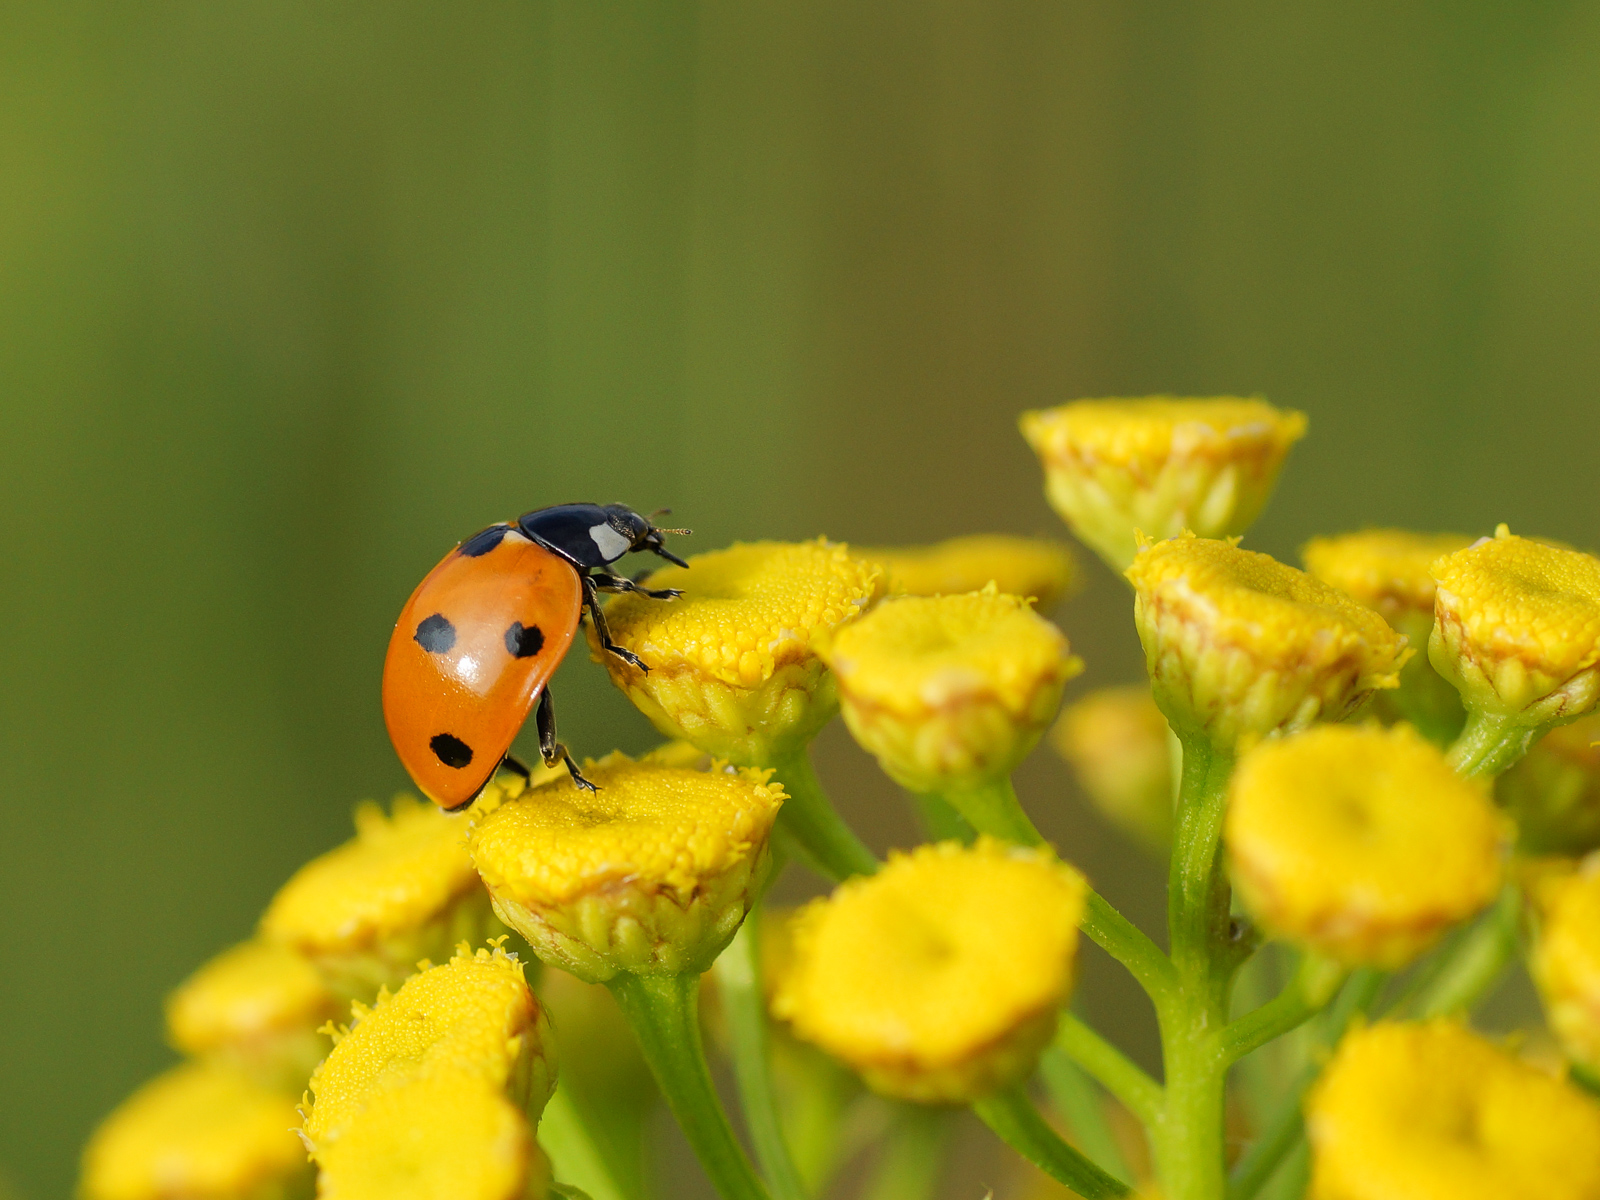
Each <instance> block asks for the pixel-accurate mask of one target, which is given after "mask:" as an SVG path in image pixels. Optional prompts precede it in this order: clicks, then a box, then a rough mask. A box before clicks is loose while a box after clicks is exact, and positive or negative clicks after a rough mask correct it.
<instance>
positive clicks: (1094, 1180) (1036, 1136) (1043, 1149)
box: [972, 1085, 1130, 1200]
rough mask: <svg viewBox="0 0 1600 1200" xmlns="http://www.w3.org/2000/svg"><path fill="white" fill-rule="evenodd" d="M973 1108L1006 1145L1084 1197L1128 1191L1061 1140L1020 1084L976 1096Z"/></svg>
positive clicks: (1094, 1199) (1092, 1198) (1091, 1198)
mask: <svg viewBox="0 0 1600 1200" xmlns="http://www.w3.org/2000/svg"><path fill="white" fill-rule="evenodd" d="M972 1111H973V1112H975V1113H977V1114H978V1116H979V1117H980V1118H981V1119H982V1120H983V1123H984V1124H985V1125H987V1126H988V1127H989V1128H990V1129H992V1130H994V1131H995V1133H996V1134H998V1135H999V1137H1000V1140H1001V1141H1003V1142H1004V1143H1005V1144H1006V1145H1008V1146H1010V1147H1011V1148H1012V1149H1013V1150H1015V1151H1016V1152H1017V1153H1018V1154H1020V1155H1022V1157H1023V1158H1025V1159H1027V1160H1028V1161H1029V1162H1031V1163H1032V1164H1033V1165H1034V1166H1036V1167H1038V1168H1039V1169H1040V1170H1041V1171H1043V1172H1044V1173H1045V1174H1046V1175H1048V1176H1050V1178H1052V1179H1054V1180H1056V1181H1057V1182H1058V1183H1064V1184H1066V1185H1067V1186H1068V1187H1069V1188H1071V1189H1072V1190H1073V1191H1074V1192H1076V1193H1078V1195H1080V1196H1083V1197H1085V1200H1099V1198H1100V1197H1101V1196H1126V1195H1128V1193H1129V1191H1130V1189H1129V1187H1128V1185H1127V1184H1125V1183H1123V1182H1121V1181H1120V1180H1118V1179H1116V1178H1114V1177H1112V1176H1110V1175H1108V1174H1106V1173H1105V1172H1104V1171H1102V1170H1101V1169H1100V1168H1099V1167H1097V1166H1095V1165H1094V1163H1092V1162H1090V1161H1089V1160H1088V1159H1087V1158H1085V1157H1084V1156H1083V1155H1082V1154H1080V1153H1078V1151H1076V1150H1074V1149H1073V1148H1072V1147H1071V1146H1069V1145H1067V1143H1066V1142H1064V1141H1062V1140H1061V1137H1060V1135H1059V1134H1057V1133H1056V1131H1055V1130H1054V1129H1051V1128H1050V1126H1049V1125H1048V1124H1047V1123H1046V1122H1045V1119H1044V1118H1043V1117H1041V1116H1040V1115H1039V1110H1038V1109H1036V1108H1034V1106H1033V1102H1032V1101H1031V1100H1029V1099H1028V1096H1027V1093H1026V1092H1024V1091H1023V1090H1022V1088H1021V1086H1020V1085H1019V1086H1014V1087H1010V1088H1007V1089H1006V1090H1005V1091H1002V1092H998V1093H996V1094H995V1095H993V1096H989V1097H987V1098H986V1099H983V1100H979V1101H978V1102H977V1103H976V1104H974V1105H973V1106H972Z"/></svg>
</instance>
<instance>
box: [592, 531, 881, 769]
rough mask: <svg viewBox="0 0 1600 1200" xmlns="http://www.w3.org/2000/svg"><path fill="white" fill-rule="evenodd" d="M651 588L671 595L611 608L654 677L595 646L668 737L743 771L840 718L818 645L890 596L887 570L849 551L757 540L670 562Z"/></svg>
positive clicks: (613, 624)
mask: <svg viewBox="0 0 1600 1200" xmlns="http://www.w3.org/2000/svg"><path fill="white" fill-rule="evenodd" d="M650 586H651V587H658V588H678V589H680V590H681V591H682V592H683V593H684V594H683V595H682V596H680V597H679V598H678V599H676V600H651V599H650V598H649V597H646V596H640V595H623V596H618V597H616V598H615V599H613V600H612V601H611V602H610V603H609V604H607V605H606V609H605V615H606V621H607V623H608V624H609V625H610V628H611V636H612V640H614V641H615V642H616V643H617V644H618V645H620V646H622V647H624V648H626V649H628V650H632V651H633V652H634V653H635V654H637V655H638V656H639V657H640V658H641V659H643V660H644V662H645V664H646V665H647V666H648V667H649V668H650V671H649V673H648V674H645V673H642V672H640V671H638V670H637V669H635V668H633V667H630V666H628V665H627V664H626V663H624V662H623V661H622V660H620V659H619V658H617V657H616V655H614V654H602V653H601V652H600V650H599V647H598V644H597V642H596V641H595V639H594V636H593V633H592V631H591V636H590V648H591V650H592V651H593V653H594V655H595V658H596V659H597V660H598V661H602V662H604V663H605V666H606V669H607V670H608V671H610V672H611V677H612V679H613V681H614V682H615V683H616V684H617V686H618V687H620V688H622V689H623V691H625V692H627V694H628V697H629V698H630V699H631V700H632V701H633V702H634V704H636V705H637V706H638V707H639V709H640V711H642V712H643V713H644V714H645V715H646V716H647V717H649V718H650V720H651V721H652V722H653V723H654V724H655V726H656V728H657V729H659V730H661V731H662V732H663V733H664V734H666V735H667V736H668V737H674V738H682V739H683V740H685V741H688V742H691V743H693V744H694V745H696V746H698V747H699V748H700V749H702V750H705V751H707V752H708V753H711V754H715V755H716V756H717V757H719V758H725V759H727V760H728V761H730V762H735V763H739V764H740V765H743V766H761V765H764V764H765V763H767V762H768V761H771V760H772V759H773V758H774V757H775V756H777V755H781V754H784V753H788V752H792V751H794V750H796V749H798V748H799V747H800V746H803V745H804V744H805V743H806V742H807V741H809V740H810V739H811V737H812V736H814V735H815V733H816V731H817V730H818V729H820V728H821V727H822V726H823V725H824V724H826V723H827V721H828V719H829V718H830V717H832V716H833V713H834V710H835V706H836V701H835V698H834V694H833V682H832V679H831V678H830V677H829V676H828V674H827V671H826V670H825V669H824V668H823V666H822V663H821V662H820V661H819V660H818V658H817V656H816V644H817V641H818V639H819V638H821V637H823V636H825V635H826V634H828V633H830V632H832V631H833V630H834V629H836V628H838V627H839V626H840V625H842V624H844V623H845V622H847V621H851V620H854V619H855V618H856V617H857V616H859V615H860V613H861V612H862V611H863V610H864V609H866V608H868V607H869V606H871V605H872V604H873V603H874V602H875V601H876V600H877V599H878V597H879V596H881V595H882V594H883V570H882V568H880V567H879V566H877V565H876V564H873V563H868V562H863V561H862V560H860V559H858V558H854V557H852V556H851V554H850V552H849V550H848V549H847V548H846V547H845V546H842V545H838V544H836V543H833V542H828V541H826V540H824V539H822V538H818V539H817V540H816V541H812V542H800V543H789V542H753V543H747V544H739V545H735V546H731V547H729V548H728V549H726V550H719V551H716V552H714V553H711V554H697V555H695V556H694V557H693V558H691V559H689V566H688V568H687V569H685V568H682V567H666V568H663V569H662V570H660V571H657V572H656V573H655V574H654V575H652V576H651V578H650Z"/></svg>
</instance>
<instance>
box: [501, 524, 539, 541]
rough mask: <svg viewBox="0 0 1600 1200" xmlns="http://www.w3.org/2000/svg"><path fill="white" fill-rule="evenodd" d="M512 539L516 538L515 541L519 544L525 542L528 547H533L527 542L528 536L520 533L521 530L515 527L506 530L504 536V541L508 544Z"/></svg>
mask: <svg viewBox="0 0 1600 1200" xmlns="http://www.w3.org/2000/svg"><path fill="white" fill-rule="evenodd" d="M512 538H516V539H517V541H519V542H527V543H528V545H530V546H531V545H533V542H532V541H530V540H529V538H528V536H527V535H526V534H524V533H523V532H522V530H520V529H518V528H517V527H516V526H515V525H513V526H511V528H509V529H507V530H506V536H505V539H504V540H506V541H508V542H509V541H510V540H511V539H512Z"/></svg>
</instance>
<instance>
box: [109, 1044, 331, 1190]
mask: <svg viewBox="0 0 1600 1200" xmlns="http://www.w3.org/2000/svg"><path fill="white" fill-rule="evenodd" d="M296 1121H297V1117H296V1114H295V1108H294V1100H293V1099H292V1098H291V1097H289V1096H287V1095H285V1094H284V1093H282V1092H278V1091H274V1090H272V1089H269V1088H264V1087H262V1086H261V1085H260V1084H257V1083H254V1082H252V1081H251V1080H250V1079H249V1078H247V1077H246V1076H244V1075H242V1074H240V1073H239V1072H237V1071H233V1070H230V1069H228V1068H226V1067H221V1066H217V1065H213V1064H209V1063H184V1064H183V1065H181V1066H177V1067H174V1068H172V1070H170V1071H168V1072H166V1073H165V1074H163V1075H159V1076H157V1077H156V1078H155V1079H153V1080H151V1081H150V1082H149V1083H147V1084H145V1085H144V1086H143V1087H142V1088H140V1089H139V1090H138V1091H137V1092H135V1093H134V1094H133V1095H132V1096H130V1097H129V1098H128V1099H127V1100H125V1101H123V1102H122V1104H121V1105H120V1106H119V1107H118V1108H117V1110H116V1111H115V1112H113V1113H112V1114H111V1115H110V1116H109V1117H107V1118H106V1120H105V1121H104V1123H102V1124H101V1126H100V1128H99V1129H97V1130H96V1131H95V1133H94V1136H93V1137H91V1138H90V1139H89V1145H88V1147H87V1148H86V1149H85V1150H84V1154H83V1178H82V1182H81V1183H80V1185H79V1194H80V1195H81V1196H82V1197H83V1200H174V1198H179V1197H181V1198H182V1200H280V1198H281V1197H285V1196H288V1195H290V1194H296V1193H298V1192H299V1191H300V1189H302V1188H307V1189H308V1185H309V1182H310V1180H309V1176H310V1171H309V1169H308V1168H307V1166H306V1161H305V1158H306V1152H305V1147H304V1146H302V1145H301V1144H300V1141H299V1139H298V1138H296V1137H295V1135H294V1132H293V1129H294V1125H295V1124H296Z"/></svg>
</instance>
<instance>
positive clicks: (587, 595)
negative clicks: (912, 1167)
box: [545, 575, 650, 696]
mask: <svg viewBox="0 0 1600 1200" xmlns="http://www.w3.org/2000/svg"><path fill="white" fill-rule="evenodd" d="M606 578H608V579H609V578H611V577H610V576H607V577H606ZM597 590H598V589H596V587H595V581H594V580H593V579H591V578H590V577H589V576H587V575H585V576H584V577H583V606H584V608H586V609H588V610H589V618H590V620H592V621H593V622H594V631H595V633H597V634H599V635H600V648H601V649H602V650H605V651H607V652H608V653H611V654H615V655H616V656H617V657H618V658H620V659H621V660H622V661H623V662H625V663H627V664H628V665H629V666H631V667H638V668H639V670H641V671H643V672H645V673H646V674H649V673H650V668H649V667H647V666H645V665H644V660H643V659H641V658H640V657H639V656H638V655H637V654H635V653H634V652H633V651H632V650H624V649H623V648H622V647H621V646H619V645H617V644H616V643H615V642H613V641H612V640H611V631H610V630H609V629H607V628H606V618H605V614H603V613H602V612H601V611H600V597H599V595H597V594H596V593H597ZM549 694H550V693H549V691H546V692H545V695H547V696H548V695H549Z"/></svg>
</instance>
